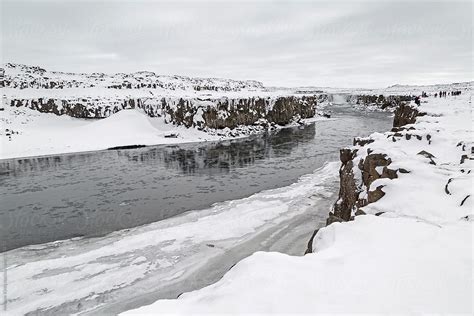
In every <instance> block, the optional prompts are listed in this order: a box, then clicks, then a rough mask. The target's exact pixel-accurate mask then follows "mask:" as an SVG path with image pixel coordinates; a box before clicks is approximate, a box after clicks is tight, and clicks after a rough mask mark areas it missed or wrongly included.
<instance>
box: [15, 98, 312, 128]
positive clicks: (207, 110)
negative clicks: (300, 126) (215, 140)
mask: <svg viewBox="0 0 474 316" xmlns="http://www.w3.org/2000/svg"><path fill="white" fill-rule="evenodd" d="M318 98H319V97H318V96H304V95H303V96H281V97H266V98H261V97H240V98H228V97H220V98H216V99H210V98H209V99H201V98H174V97H162V98H155V97H150V98H143V97H141V98H128V99H101V98H86V97H85V98H70V99H68V98H64V99H57V98H54V99H52V98H48V99H46V98H32V99H11V100H9V105H10V106H12V107H27V108H30V109H32V110H36V111H39V112H42V113H54V114H56V115H68V116H72V117H76V118H105V117H108V116H110V115H111V114H114V113H116V112H118V111H121V110H124V109H134V108H139V109H142V110H143V111H144V112H145V113H146V114H147V115H148V116H150V117H161V116H162V117H164V119H165V120H166V122H168V123H173V124H176V125H184V126H186V127H196V128H205V127H208V128H213V129H222V128H226V127H228V128H235V127H237V126H239V125H254V124H259V125H268V124H278V125H286V124H288V123H290V122H291V121H292V120H296V119H299V118H309V117H313V116H314V115H315V114H316V105H317V104H318Z"/></svg>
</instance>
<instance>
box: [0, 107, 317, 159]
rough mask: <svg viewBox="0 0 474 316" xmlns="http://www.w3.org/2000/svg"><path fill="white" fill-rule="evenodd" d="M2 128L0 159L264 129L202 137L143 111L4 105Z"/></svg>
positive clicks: (232, 135)
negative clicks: (86, 113)
mask: <svg viewBox="0 0 474 316" xmlns="http://www.w3.org/2000/svg"><path fill="white" fill-rule="evenodd" d="M317 120H325V118H324V117H321V116H317V117H314V118H309V119H303V120H302V122H303V123H310V122H314V121H317ZM0 123H1V125H2V130H1V131H0V159H7V158H17V157H27V156H40V155H51V154H61V153H71V152H83V151H93V150H102V149H107V148H111V147H117V146H126V145H159V144H177V143H188V142H201V141H217V140H224V139H232V138H237V137H242V135H250V134H252V133H257V132H262V131H263V130H264V129H263V128H262V127H260V126H241V127H237V128H236V129H234V130H230V129H229V128H226V129H222V130H209V131H207V132H205V131H200V130H198V129H197V128H186V127H184V126H176V125H173V124H166V123H165V121H164V119H163V118H162V117H149V116H147V115H146V114H145V113H143V111H142V110H141V109H129V110H122V111H119V112H117V113H115V114H113V115H111V116H110V117H108V118H105V119H78V118H73V117H69V116H67V115H61V116H58V115H55V114H52V113H40V112H38V111H35V110H31V109H28V108H25V107H20V108H16V107H10V106H7V107H5V109H4V110H3V111H1V112H0ZM290 125H292V124H290ZM277 128H281V127H277ZM7 135H8V136H7ZM236 135H239V136H236ZM167 136H168V137H167ZM169 136H173V137H169Z"/></svg>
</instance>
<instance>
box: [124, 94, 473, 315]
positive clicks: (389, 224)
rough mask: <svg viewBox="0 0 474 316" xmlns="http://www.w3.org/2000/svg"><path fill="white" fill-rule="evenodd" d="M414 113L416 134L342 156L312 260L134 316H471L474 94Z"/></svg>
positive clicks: (267, 258) (256, 271)
mask: <svg viewBox="0 0 474 316" xmlns="http://www.w3.org/2000/svg"><path fill="white" fill-rule="evenodd" d="M408 108H411V109H412V111H413V112H412V113H416V117H415V116H414V117H412V118H413V121H412V122H411V123H409V124H405V125H403V126H395V127H394V129H393V130H392V131H390V132H386V133H382V134H381V133H376V134H372V135H370V137H369V139H366V141H365V142H362V141H361V140H360V139H359V140H358V142H356V144H355V145H354V146H353V147H351V148H348V149H347V150H342V151H341V161H342V162H343V165H342V166H341V169H340V177H341V191H340V192H339V195H340V196H339V200H338V202H337V203H336V207H335V209H334V213H331V214H330V220H329V221H328V222H332V223H331V224H330V225H328V226H326V227H324V228H320V229H319V230H318V231H317V233H316V235H315V236H314V239H313V240H312V243H310V248H311V249H310V250H311V251H312V253H308V254H307V255H305V256H302V257H297V256H289V255H285V254H281V253H275V252H257V253H255V254H253V255H251V256H249V257H248V258H246V259H244V260H242V261H241V262H239V263H238V264H237V265H235V266H234V267H233V268H232V269H231V270H230V271H229V272H228V273H226V274H225V276H224V277H223V278H222V279H221V280H219V281H218V282H216V283H215V284H213V285H210V286H208V287H205V288H203V289H201V290H197V291H193V292H190V293H185V294H183V295H180V296H179V298H177V299H172V300H159V301H157V302H155V303H153V304H150V305H148V306H143V307H141V308H139V309H135V310H131V311H129V312H126V313H124V314H126V315H133V314H157V313H169V314H189V313H193V314H207V313H231V314H240V313H264V314H267V313H276V312H277V313H295V312H297V313H312V314H314V313H340V312H342V313H404V314H405V313H450V314H452V313H462V314H472V312H473V305H472V304H473V277H472V276H473V261H472V255H473V247H472V246H473V240H472V236H473V235H472V233H473V231H472V229H473V218H474V214H473V201H472V199H473V197H472V184H473V182H472V181H473V179H474V178H473V173H472V168H473V166H474V165H473V159H474V157H473V151H474V148H473V145H474V143H473V138H472V137H473V135H472V126H473V119H472V103H471V93H470V90H466V91H463V93H462V94H461V95H460V96H448V97H446V98H444V97H443V98H434V97H429V98H424V99H423V102H422V104H421V106H419V107H416V106H415V105H414V104H413V105H411V106H407V110H405V111H411V110H408ZM396 115H397V113H396ZM398 115H401V116H404V117H405V119H407V118H409V116H410V114H407V113H398ZM407 115H408V116H407ZM396 125H398V124H396ZM371 155H372V156H371ZM369 156H370V157H372V158H370V157H369ZM374 157H376V158H377V159H376V158H374ZM365 162H367V163H365ZM374 172H376V174H375V173H374ZM351 179H352V180H351ZM351 181H352V189H354V191H352V192H351V190H350V188H351V185H348V186H347V187H346V188H343V186H344V184H343V182H347V183H349V184H350V182H351ZM367 184H368V187H367V186H366V185H367ZM351 194H355V199H351ZM338 205H339V206H338ZM347 206H348V207H349V208H348V211H349V214H348V216H349V217H350V218H349V221H344V220H343V219H341V218H340V217H338V216H337V215H341V214H344V208H345V207H347ZM341 216H342V215H341Z"/></svg>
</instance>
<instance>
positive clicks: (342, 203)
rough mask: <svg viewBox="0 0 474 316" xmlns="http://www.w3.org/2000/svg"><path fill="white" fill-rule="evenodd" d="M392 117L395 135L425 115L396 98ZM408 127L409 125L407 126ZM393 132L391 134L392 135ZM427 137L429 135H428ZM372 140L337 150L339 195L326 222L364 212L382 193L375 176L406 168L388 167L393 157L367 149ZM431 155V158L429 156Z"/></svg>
mask: <svg viewBox="0 0 474 316" xmlns="http://www.w3.org/2000/svg"><path fill="white" fill-rule="evenodd" d="M394 113H395V116H394V120H393V130H392V132H391V134H393V135H395V136H396V135H397V134H400V133H399V132H400V131H401V130H403V129H405V128H404V127H403V125H405V124H413V123H415V121H416V117H417V116H420V115H424V113H422V112H420V111H418V109H417V108H415V107H412V106H410V105H407V104H406V103H405V102H402V101H401V102H399V104H398V106H397V108H396V110H395V112H394ZM407 130H410V129H407ZM389 136H390V135H389ZM395 136H392V138H395ZM428 141H429V139H428ZM372 142H373V140H372V139H370V138H355V139H354V143H353V145H354V147H355V148H344V149H341V151H340V160H341V167H340V169H339V180H340V182H339V196H338V199H337V201H336V203H335V204H334V206H333V209H332V210H331V211H330V212H329V215H328V218H327V220H326V225H330V224H332V223H334V222H344V221H350V220H352V219H353V218H354V216H359V215H364V214H365V211H364V207H365V206H367V205H368V204H370V203H374V202H376V201H378V200H379V199H381V198H382V197H383V196H384V195H385V193H384V192H383V185H379V186H376V187H374V186H373V183H374V181H375V180H377V179H382V178H388V179H395V178H397V177H398V173H407V172H409V171H407V170H405V169H403V168H400V169H398V168H397V169H395V168H390V165H391V164H392V160H391V158H390V157H388V156H387V155H386V154H384V153H375V152H373V151H372V149H370V144H371V143H372ZM430 159H432V158H431V157H430ZM316 233H317V230H316V231H315V233H314V234H313V236H312V237H311V239H310V241H309V242H308V248H307V249H306V253H311V252H312V240H313V239H314V237H315V235H316Z"/></svg>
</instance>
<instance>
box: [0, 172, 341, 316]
mask: <svg viewBox="0 0 474 316" xmlns="http://www.w3.org/2000/svg"><path fill="white" fill-rule="evenodd" d="M337 168H338V164H337V163H330V164H327V165H326V166H325V167H323V168H321V169H319V170H316V171H315V172H314V173H313V174H310V175H307V176H303V177H302V178H301V179H300V180H299V181H298V182H297V183H295V184H293V185H290V186H288V187H283V188H280V189H275V190H269V191H263V192H261V193H257V194H255V195H252V196H250V197H248V198H245V199H241V200H234V201H229V202H224V203H218V204H216V205H215V206H214V207H212V208H210V209H207V210H202V211H196V212H188V213H186V214H184V215H182V216H177V217H174V218H171V219H168V220H163V221H160V222H157V223H153V224H150V225H145V226H142V227H137V228H133V229H128V230H123V231H119V232H115V233H112V234H109V235H107V236H105V237H101V238H83V239H80V238H79V239H72V240H66V241H58V242H52V243H47V244H42V245H36V246H27V247H23V248H19V249H16V250H12V251H9V252H6V253H2V258H5V259H6V262H7V267H8V268H7V272H6V273H7V277H8V287H7V290H8V291H7V298H8V301H7V308H8V309H7V310H8V313H11V314H24V313H27V312H33V311H37V312H43V313H46V314H48V313H50V314H69V313H77V312H87V311H89V312H92V313H99V314H104V313H106V314H108V313H112V314H116V313H118V312H122V311H124V310H128V309H132V308H137V307H139V306H142V305H145V304H150V303H152V302H153V301H155V300H157V299H160V298H175V297H177V296H178V295H179V294H181V293H182V291H191V290H194V289H197V288H200V287H203V286H205V285H208V284H211V283H213V282H215V281H217V280H218V279H219V278H220V277H221V276H222V275H223V274H224V273H225V272H226V271H227V270H228V269H229V268H230V267H231V266H232V265H233V264H234V263H235V262H237V261H238V260H240V259H243V258H245V257H246V256H248V255H250V254H251V253H253V252H254V251H257V250H260V249H264V250H270V251H272V250H274V251H280V252H285V253H289V254H292V255H298V254H302V253H303V252H304V249H305V248H306V243H307V236H308V235H311V231H312V229H313V228H314V225H315V224H317V223H318V222H322V221H323V220H324V216H325V214H326V210H327V209H328V207H329V204H330V203H331V201H333V200H334V199H335V194H334V192H335V187H336V183H337V177H336V174H337Z"/></svg>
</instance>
